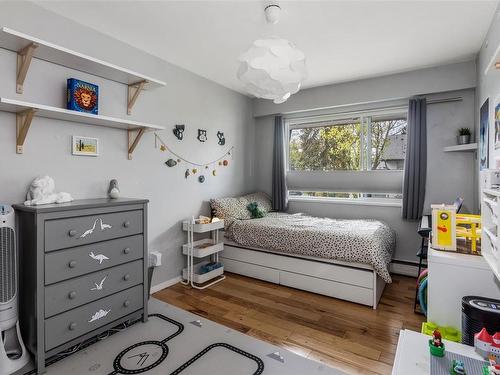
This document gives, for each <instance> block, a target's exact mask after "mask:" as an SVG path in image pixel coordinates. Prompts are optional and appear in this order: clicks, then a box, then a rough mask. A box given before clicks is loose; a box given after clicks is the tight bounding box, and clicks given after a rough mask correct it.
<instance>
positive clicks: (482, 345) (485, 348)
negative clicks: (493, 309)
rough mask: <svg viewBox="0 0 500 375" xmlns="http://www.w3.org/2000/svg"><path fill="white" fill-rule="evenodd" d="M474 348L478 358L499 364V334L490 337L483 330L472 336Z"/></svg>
mask: <svg viewBox="0 0 500 375" xmlns="http://www.w3.org/2000/svg"><path fill="white" fill-rule="evenodd" d="M474 348H476V353H477V354H479V355H480V356H482V357H484V358H489V359H493V360H494V361H496V362H500V332H496V333H495V334H494V335H493V336H491V335H490V334H489V333H488V331H487V330H486V328H483V329H482V330H481V331H480V332H479V333H476V334H475V335H474Z"/></svg>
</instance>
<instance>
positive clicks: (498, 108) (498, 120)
mask: <svg viewBox="0 0 500 375" xmlns="http://www.w3.org/2000/svg"><path fill="white" fill-rule="evenodd" d="M499 99H500V98H497V100H496V105H495V150H497V149H499V148H500V100H499Z"/></svg>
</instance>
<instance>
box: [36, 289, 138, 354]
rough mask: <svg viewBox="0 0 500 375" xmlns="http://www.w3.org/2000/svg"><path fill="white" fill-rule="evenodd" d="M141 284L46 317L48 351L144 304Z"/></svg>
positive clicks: (46, 346)
mask: <svg viewBox="0 0 500 375" xmlns="http://www.w3.org/2000/svg"><path fill="white" fill-rule="evenodd" d="M143 296H144V289H143V286H142V285H138V286H135V287H133V288H130V289H127V290H124V291H122V292H119V293H116V294H113V295H111V296H109V297H106V298H103V299H100V300H98V301H95V302H92V303H89V304H87V305H84V306H81V307H78V308H76V309H73V310H71V311H68V312H65V313H63V314H61V315H56V316H54V317H52V318H49V319H47V320H45V351H49V350H51V349H53V348H55V347H57V346H58V345H61V344H64V343H65V342H67V341H69V340H72V339H74V338H76V337H78V336H81V335H84V334H86V333H87V332H90V331H93V330H94V329H97V328H99V327H101V326H103V325H105V324H108V323H110V322H112V321H114V320H116V319H119V318H121V317H122V316H125V315H127V314H130V313H133V312H134V311H137V310H139V309H141V308H142V307H143Z"/></svg>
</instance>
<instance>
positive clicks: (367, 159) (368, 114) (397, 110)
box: [284, 106, 408, 207]
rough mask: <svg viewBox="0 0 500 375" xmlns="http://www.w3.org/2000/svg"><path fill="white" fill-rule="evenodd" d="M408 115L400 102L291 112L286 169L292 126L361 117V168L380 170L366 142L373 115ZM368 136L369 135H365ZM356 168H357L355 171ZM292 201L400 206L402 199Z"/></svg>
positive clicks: (301, 126) (286, 127) (312, 124)
mask: <svg viewBox="0 0 500 375" xmlns="http://www.w3.org/2000/svg"><path fill="white" fill-rule="evenodd" d="M391 116H394V117H395V118H397V117H406V118H408V106H399V107H393V108H384V109H375V110H366V111H356V112H343V113H337V114H325V115H316V116H300V117H299V116H293V115H292V116H290V117H285V118H284V123H285V142H286V151H285V158H286V160H285V163H286V172H287V173H288V172H290V132H291V130H293V129H303V128H311V127H314V124H315V123H317V124H318V125H317V126H318V127H321V126H325V125H326V124H325V123H326V122H330V123H332V122H345V121H346V120H350V119H355V120H359V123H360V124H361V127H362V129H363V128H364V129H363V131H362V136H361V146H360V147H361V154H360V163H361V166H360V171H368V170H369V171H372V172H373V173H377V172H378V171H379V170H377V169H374V170H372V169H371V147H370V146H367V145H366V144H365V143H366V142H371V119H372V118H373V117H391ZM365 138H366V139H365ZM352 172H356V171H352ZM288 198H289V200H290V201H297V202H318V203H323V202H330V203H341V204H354V205H373V206H390V207H401V206H402V202H401V199H392V198H368V197H366V198H326V197H325V198H324V197H318V198H314V197H309V196H305V197H297V196H290V195H289V196H288Z"/></svg>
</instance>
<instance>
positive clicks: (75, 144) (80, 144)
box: [71, 135, 99, 156]
mask: <svg viewBox="0 0 500 375" xmlns="http://www.w3.org/2000/svg"><path fill="white" fill-rule="evenodd" d="M71 153H72V154H73V155H83V156H99V139H97V138H90V137H81V136H78V135H74V136H73V137H72V146H71Z"/></svg>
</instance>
